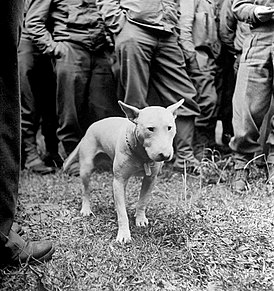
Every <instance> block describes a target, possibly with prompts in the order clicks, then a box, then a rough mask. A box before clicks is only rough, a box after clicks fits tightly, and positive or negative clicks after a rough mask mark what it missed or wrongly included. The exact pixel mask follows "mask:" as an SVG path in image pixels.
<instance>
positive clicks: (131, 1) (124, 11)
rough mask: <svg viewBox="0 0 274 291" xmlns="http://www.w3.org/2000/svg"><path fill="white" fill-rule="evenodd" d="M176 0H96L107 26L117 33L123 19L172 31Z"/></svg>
mask: <svg viewBox="0 0 274 291" xmlns="http://www.w3.org/2000/svg"><path fill="white" fill-rule="evenodd" d="M177 2H179V1H178V0H120V1H119V0H118V1H117V0H96V3H97V5H98V7H99V9H100V11H101V12H102V14H103V16H104V20H105V22H106V24H107V26H108V28H109V29H110V30H111V31H112V32H113V33H114V34H118V33H119V32H120V31H121V29H122V28H123V26H124V23H125V21H131V22H134V23H136V24H138V25H143V26H146V27H152V28H155V29H160V30H163V31H168V32H172V31H173V29H174V28H175V27H178V3H177Z"/></svg>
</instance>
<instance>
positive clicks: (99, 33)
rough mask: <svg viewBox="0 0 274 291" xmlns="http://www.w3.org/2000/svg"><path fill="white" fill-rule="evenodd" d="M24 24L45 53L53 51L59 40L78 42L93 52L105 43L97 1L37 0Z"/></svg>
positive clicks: (103, 27) (102, 23) (103, 25)
mask: <svg viewBox="0 0 274 291" xmlns="http://www.w3.org/2000/svg"><path fill="white" fill-rule="evenodd" d="M25 24H26V29H27V31H28V33H29V35H30V37H31V38H32V40H33V42H34V43H35V45H36V46H37V47H38V49H39V50H41V51H42V52H43V53H51V52H52V51H53V50H54V48H55V47H56V45H57V43H56V42H58V41H71V42H74V43H78V44H80V45H82V46H84V47H86V48H87V49H88V50H90V51H96V50H98V49H99V48H101V47H102V46H104V45H105V44H106V34H105V24H104V21H103V19H102V16H101V13H100V12H99V11H98V9H97V7H96V4H95V0H34V1H33V3H32V4H31V6H30V8H29V10H28V12H27V15H26V19H25ZM46 24H47V25H46ZM48 25H49V26H50V27H52V31H50V30H49V29H48V27H49V26H48Z"/></svg>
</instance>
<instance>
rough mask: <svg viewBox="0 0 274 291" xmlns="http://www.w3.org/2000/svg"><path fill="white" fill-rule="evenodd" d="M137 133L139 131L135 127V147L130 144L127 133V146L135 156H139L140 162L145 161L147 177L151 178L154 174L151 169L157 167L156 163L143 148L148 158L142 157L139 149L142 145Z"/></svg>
mask: <svg viewBox="0 0 274 291" xmlns="http://www.w3.org/2000/svg"><path fill="white" fill-rule="evenodd" d="M136 131H137V127H136V126H135V128H134V130H133V132H132V133H133V137H134V144H133V145H132V144H131V143H130V140H129V138H128V130H127V131H126V144H127V146H128V148H129V150H130V151H131V153H132V154H133V155H135V156H137V157H138V158H139V159H140V160H144V170H145V173H146V176H151V174H152V172H151V168H152V167H155V161H152V160H151V159H150V158H149V157H148V155H147V153H146V151H145V150H144V149H143V147H142V149H143V150H144V152H145V155H146V157H144V155H142V154H140V153H139V152H138V150H137V148H138V145H141V143H140V141H139V139H138V137H137V132H136Z"/></svg>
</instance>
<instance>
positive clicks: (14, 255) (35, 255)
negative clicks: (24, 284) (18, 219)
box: [0, 230, 55, 265]
mask: <svg viewBox="0 0 274 291" xmlns="http://www.w3.org/2000/svg"><path fill="white" fill-rule="evenodd" d="M54 251H55V250H54V247H53V246H52V243H51V242H50V241H35V242H32V241H30V242H26V241H25V240H23V239H22V238H21V237H20V235H18V234H17V233H16V232H14V231H13V230H11V231H10V233H9V236H8V240H7V242H6V244H5V246H4V249H3V250H1V254H3V256H2V255H1V259H0V260H1V263H2V264H5V265H16V264H20V263H21V264H23V263H29V264H40V263H43V262H46V261H48V260H50V259H51V258H52V254H53V253H54Z"/></svg>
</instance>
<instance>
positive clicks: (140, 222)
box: [136, 216, 148, 226]
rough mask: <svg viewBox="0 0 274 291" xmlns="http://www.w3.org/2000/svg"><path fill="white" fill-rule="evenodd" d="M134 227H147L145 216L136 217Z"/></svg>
mask: <svg viewBox="0 0 274 291" xmlns="http://www.w3.org/2000/svg"><path fill="white" fill-rule="evenodd" d="M136 226H148V219H147V218H146V217H145V216H141V217H136Z"/></svg>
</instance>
